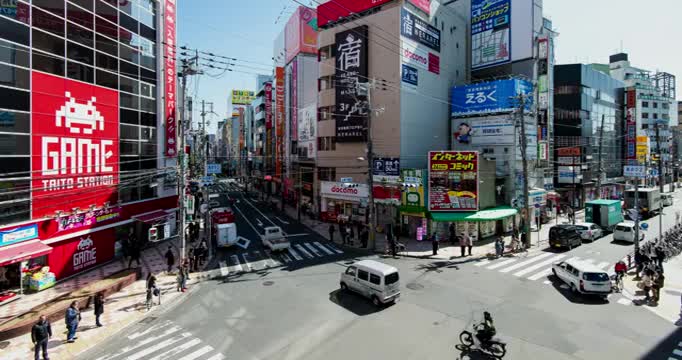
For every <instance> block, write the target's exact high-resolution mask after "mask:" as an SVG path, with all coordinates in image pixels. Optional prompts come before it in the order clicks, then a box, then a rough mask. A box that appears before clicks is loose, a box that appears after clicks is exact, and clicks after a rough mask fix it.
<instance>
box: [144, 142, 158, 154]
mask: <svg viewBox="0 0 682 360" xmlns="http://www.w3.org/2000/svg"><path fill="white" fill-rule="evenodd" d="M142 156H152V157H154V156H156V144H154V143H142Z"/></svg>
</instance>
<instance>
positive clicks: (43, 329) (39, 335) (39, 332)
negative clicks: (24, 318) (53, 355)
mask: <svg viewBox="0 0 682 360" xmlns="http://www.w3.org/2000/svg"><path fill="white" fill-rule="evenodd" d="M50 337H52V326H50V321H49V320H47V316H45V315H40V317H39V318H38V322H37V323H35V324H34V325H33V328H31V342H33V347H34V349H33V350H34V352H35V360H40V350H41V349H42V351H43V359H44V360H48V359H49V358H50V357H49V356H48V355H47V342H48V340H49V339H50Z"/></svg>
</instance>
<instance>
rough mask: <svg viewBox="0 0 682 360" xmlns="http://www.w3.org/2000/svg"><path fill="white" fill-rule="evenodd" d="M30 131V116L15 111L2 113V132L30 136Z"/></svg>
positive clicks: (0, 127) (0, 125)
mask: <svg viewBox="0 0 682 360" xmlns="http://www.w3.org/2000/svg"><path fill="white" fill-rule="evenodd" d="M30 129H31V115H30V114H28V113H20V112H14V111H0V131H2V132H16V133H26V134H28V133H29V131H30Z"/></svg>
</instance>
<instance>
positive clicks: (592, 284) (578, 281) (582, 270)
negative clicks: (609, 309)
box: [552, 260, 611, 299]
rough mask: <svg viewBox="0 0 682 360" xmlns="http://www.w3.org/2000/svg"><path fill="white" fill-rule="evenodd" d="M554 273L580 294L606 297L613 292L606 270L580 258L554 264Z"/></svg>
mask: <svg viewBox="0 0 682 360" xmlns="http://www.w3.org/2000/svg"><path fill="white" fill-rule="evenodd" d="M552 273H554V276H556V277H558V278H559V279H561V280H562V281H563V282H565V283H566V285H568V286H569V287H570V288H571V290H572V291H573V292H575V293H578V294H592V295H599V296H601V297H603V298H604V299H606V298H607V297H608V295H609V294H610V293H611V279H610V278H609V274H607V273H606V271H604V270H602V269H600V268H598V267H597V266H596V265H594V264H591V263H587V262H583V261H580V260H566V261H561V262H558V263H555V264H553V265H552Z"/></svg>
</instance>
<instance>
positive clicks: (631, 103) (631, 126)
mask: <svg viewBox="0 0 682 360" xmlns="http://www.w3.org/2000/svg"><path fill="white" fill-rule="evenodd" d="M636 106H637V96H636V90H635V89H634V88H630V89H628V90H626V95H625V107H626V115H625V130H626V133H625V134H626V136H625V138H626V144H627V148H626V152H625V158H626V159H627V160H628V161H630V162H636V161H637V153H636V149H635V147H636V141H637V116H636Z"/></svg>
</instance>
